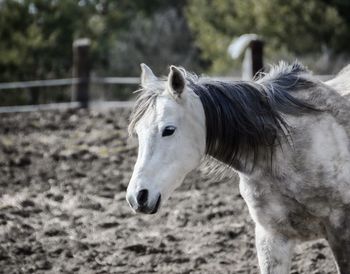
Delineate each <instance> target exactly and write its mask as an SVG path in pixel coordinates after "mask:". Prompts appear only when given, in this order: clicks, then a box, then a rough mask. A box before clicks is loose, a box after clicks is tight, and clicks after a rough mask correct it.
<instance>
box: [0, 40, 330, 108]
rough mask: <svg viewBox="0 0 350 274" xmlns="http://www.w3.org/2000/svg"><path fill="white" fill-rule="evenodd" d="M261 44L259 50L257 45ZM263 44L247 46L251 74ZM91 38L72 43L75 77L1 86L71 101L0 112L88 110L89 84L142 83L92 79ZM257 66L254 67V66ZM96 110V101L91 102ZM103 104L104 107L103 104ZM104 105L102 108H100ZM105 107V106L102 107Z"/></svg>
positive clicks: (129, 79) (258, 64)
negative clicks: (60, 92) (65, 92)
mask: <svg viewBox="0 0 350 274" xmlns="http://www.w3.org/2000/svg"><path fill="white" fill-rule="evenodd" d="M258 42H259V47H256V46H254V45H255V44H256V43H258ZM263 45H264V44H263V43H262V42H261V41H253V42H251V43H249V44H248V47H249V48H250V49H249V50H250V51H251V54H249V55H247V56H248V57H249V58H250V59H251V60H250V62H248V63H250V67H246V69H248V70H250V73H249V74H251V75H254V74H255V72H257V71H263V69H264V67H263ZM89 48H90V40H89V39H78V40H76V41H74V43H73V77H72V78H65V79H51V80H37V81H25V82H11V83H0V91H1V92H2V91H4V90H16V89H33V88H44V87H58V86H72V102H70V103H59V104H47V105H28V106H8V107H0V113H1V112H24V111H35V110H50V109H62V108H75V107H83V108H85V107H88V106H89V104H90V96H89V85H90V84H100V85H137V84H139V83H140V78H139V77H91V76H90V69H91V68H90V60H89V59H90V58H89ZM254 64H255V65H254ZM316 77H317V78H318V79H320V80H321V81H326V80H328V79H330V78H332V75H318V76H316ZM213 78H214V79H217V80H225V81H234V80H241V79H242V78H241V77H213ZM35 94H36V93H35V92H33V93H31V96H32V102H35V101H36V100H35ZM92 104H93V105H94V107H96V102H93V103H92ZM131 104H132V103H131V102H128V103H123V102H114V103H112V105H114V106H118V107H126V106H130V105H131ZM100 105H101V104H100ZM101 106H102V105H101ZM103 106H104V107H106V106H107V105H106V104H103Z"/></svg>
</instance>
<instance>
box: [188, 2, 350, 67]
mask: <svg viewBox="0 0 350 274" xmlns="http://www.w3.org/2000/svg"><path fill="white" fill-rule="evenodd" d="M349 9H350V3H349V1H347V0H333V1H326V0H324V1H318V0H308V1H304V0H291V1H284V0H216V1H211V0H189V3H188V7H187V12H186V14H187V18H188V20H189V24H190V27H191V29H192V30H193V31H194V32H195V34H196V37H197V38H196V41H197V43H198V46H199V47H200V48H201V50H202V53H203V57H204V58H206V59H208V60H209V61H211V62H212V66H211V71H212V72H214V73H224V72H227V70H228V69H229V68H230V67H232V61H230V60H229V58H228V56H227V54H226V49H227V47H228V45H229V43H230V42H231V40H232V39H233V38H234V37H237V36H239V35H241V34H244V33H257V34H259V35H261V36H263V37H264V38H265V40H266V41H267V43H266V45H267V47H266V52H267V55H268V56H273V55H276V53H277V52H283V53H284V56H286V55H288V54H293V55H300V54H308V53H317V52H322V51H325V50H328V51H331V52H333V53H339V52H350V48H349V46H348V44H349V41H350V31H349V30H350V22H349Z"/></svg>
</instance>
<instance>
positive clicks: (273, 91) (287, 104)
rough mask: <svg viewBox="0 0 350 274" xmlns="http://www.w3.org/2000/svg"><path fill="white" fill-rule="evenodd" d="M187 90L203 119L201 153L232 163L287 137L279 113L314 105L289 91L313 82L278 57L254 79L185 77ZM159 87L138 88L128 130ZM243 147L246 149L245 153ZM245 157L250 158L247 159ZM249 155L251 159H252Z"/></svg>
mask: <svg viewBox="0 0 350 274" xmlns="http://www.w3.org/2000/svg"><path fill="white" fill-rule="evenodd" d="M187 82H188V86H189V88H190V89H192V90H193V92H194V93H196V94H197V95H198V96H199V98H200V100H201V102H202V105H203V108H204V112H205V118H206V129H207V134H206V153H207V154H208V155H210V156H212V157H214V158H215V159H217V160H219V161H221V162H223V163H225V164H227V165H229V166H233V167H235V168H238V166H240V167H241V168H243V167H242V165H244V166H245V165H246V162H247V160H252V164H253V166H254V163H255V161H256V159H257V156H258V155H259V154H261V152H265V153H270V156H271V159H272V152H273V149H274V146H275V145H278V144H280V143H281V141H282V139H287V141H288V133H289V127H288V124H287V123H286V121H285V119H284V117H283V115H284V114H290V115H300V114H302V113H305V112H309V111H315V110H316V109H315V108H314V107H313V106H312V105H310V104H309V103H307V102H303V101H301V100H299V99H297V98H295V97H293V96H292V94H293V91H297V90H300V89H308V88H311V87H313V86H314V85H315V84H316V82H314V81H312V80H311V79H310V75H309V72H308V71H307V70H306V69H305V68H304V67H303V66H302V65H301V64H299V63H293V64H292V65H287V64H285V63H283V62H281V63H280V64H279V65H277V66H275V67H273V68H272V69H271V72H270V73H268V74H266V75H264V76H263V77H262V78H261V79H259V80H257V81H237V82H222V81H214V80H210V79H204V78H199V79H198V78H197V77H193V76H192V75H188V76H187ZM162 88H164V83H162V82H160V83H158V86H155V87H154V88H152V89H147V90H145V91H144V92H142V93H141V94H140V96H139V98H138V100H137V102H136V106H135V108H134V111H133V113H132V116H131V122H130V127H129V130H130V131H132V130H133V128H134V126H135V124H136V123H137V121H138V120H139V119H140V118H141V117H142V116H143V115H144V113H145V112H146V111H147V109H148V108H149V107H151V106H152V105H154V101H155V99H156V98H157V96H158V95H159V94H160V92H161V91H162ZM247 152H248V153H247ZM248 157H249V159H248ZM251 157H252V158H251Z"/></svg>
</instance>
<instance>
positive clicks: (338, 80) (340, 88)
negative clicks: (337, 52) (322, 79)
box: [326, 64, 350, 100]
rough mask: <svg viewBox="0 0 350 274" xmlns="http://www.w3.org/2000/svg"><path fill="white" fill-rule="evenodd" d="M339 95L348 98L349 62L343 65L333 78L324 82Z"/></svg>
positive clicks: (349, 86) (349, 96)
mask: <svg viewBox="0 0 350 274" xmlns="http://www.w3.org/2000/svg"><path fill="white" fill-rule="evenodd" d="M326 84H327V85H329V86H330V87H332V88H334V89H335V90H336V91H337V92H338V93H339V94H340V95H341V96H343V97H345V98H347V99H349V100H350V64H349V65H347V66H346V67H344V68H343V69H342V70H341V71H340V72H339V73H338V74H337V76H335V77H334V78H333V79H331V80H329V81H327V82H326Z"/></svg>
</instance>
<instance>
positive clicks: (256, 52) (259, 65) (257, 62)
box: [250, 39, 264, 77]
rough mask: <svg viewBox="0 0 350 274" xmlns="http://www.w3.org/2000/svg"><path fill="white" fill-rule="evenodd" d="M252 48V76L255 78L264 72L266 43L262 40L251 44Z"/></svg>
mask: <svg viewBox="0 0 350 274" xmlns="http://www.w3.org/2000/svg"><path fill="white" fill-rule="evenodd" d="M250 48H251V51H252V56H251V57H252V63H251V64H252V68H251V69H252V75H253V77H254V76H255V75H256V74H257V73H258V72H262V71H264V61H263V54H264V42H263V41H262V40H260V39H257V40H253V41H251V42H250Z"/></svg>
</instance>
